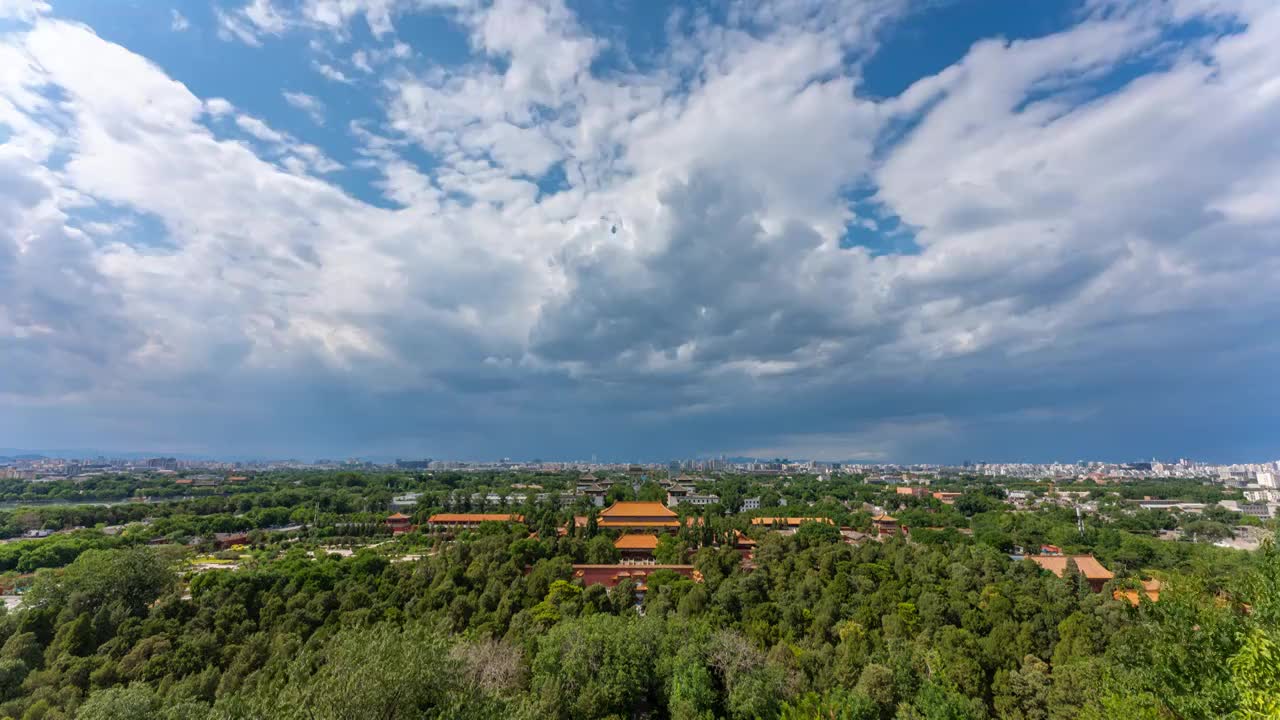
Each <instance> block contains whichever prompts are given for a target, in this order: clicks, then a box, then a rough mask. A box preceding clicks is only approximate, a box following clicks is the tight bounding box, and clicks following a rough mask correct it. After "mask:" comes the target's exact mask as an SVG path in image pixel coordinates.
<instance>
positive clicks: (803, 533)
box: [796, 521, 843, 547]
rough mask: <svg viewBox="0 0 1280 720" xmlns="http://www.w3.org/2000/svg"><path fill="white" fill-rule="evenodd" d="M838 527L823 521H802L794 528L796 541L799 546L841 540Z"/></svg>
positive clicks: (827, 543)
mask: <svg viewBox="0 0 1280 720" xmlns="http://www.w3.org/2000/svg"><path fill="white" fill-rule="evenodd" d="M842 540H843V538H842V537H841V535H840V528H838V527H836V526H835V525H832V524H830V523H824V522H812V521H810V522H804V523H800V527H799V528H798V529H796V541H797V542H798V543H799V544H800V546H801V547H809V546H811V545H824V544H826V545H829V544H832V543H838V542H841V541H842Z"/></svg>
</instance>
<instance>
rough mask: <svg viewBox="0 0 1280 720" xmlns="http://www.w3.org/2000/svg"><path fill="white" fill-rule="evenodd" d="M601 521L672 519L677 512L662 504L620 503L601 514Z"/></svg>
mask: <svg viewBox="0 0 1280 720" xmlns="http://www.w3.org/2000/svg"><path fill="white" fill-rule="evenodd" d="M600 517H601V519H610V520H625V519H629V518H637V517H645V518H652V517H656V518H671V519H673V520H674V519H675V517H676V514H675V512H674V511H673V510H672V509H671V508H669V507H667V506H666V505H663V504H662V503H660V502H624V501H618V502H615V503H614V504H612V505H610V506H609V507H607V508H605V509H604V510H602V511H601V512H600Z"/></svg>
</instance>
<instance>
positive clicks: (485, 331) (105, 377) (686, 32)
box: [0, 0, 1280, 462]
mask: <svg viewBox="0 0 1280 720" xmlns="http://www.w3.org/2000/svg"><path fill="white" fill-rule="evenodd" d="M1277 37H1280V3H1276V2H1274V0H1132V1H1129V2H1119V1H1115V0H1079V1H1074V2H1068V1H1059V0H1042V1H1037V2H1026V1H1025V0H848V1H846V2H821V1H818V0H815V1H813V2H809V1H805V0H752V1H750V2H737V1H729V0H718V1H716V2H710V3H706V4H696V3H688V2H670V3H663V2H657V1H655V0H493V1H492V2H487V1H486V2H472V1H471V0H250V1H249V2H247V3H246V2H244V0H213V1H212V2H210V0H191V1H189V2H188V1H183V2H172V3H169V2H165V0H132V1H127V0H119V1H117V2H102V1H101V0H68V1H66V2H59V1H57V0H53V2H40V1H35V2H32V1H31V0H0V446H5V447H13V448H67V447H77V448H96V449H101V450H104V451H155V452H170V453H185V454H204V455H213V456H224V457H317V456H320V457H345V456H363V457H388V458H390V457H434V458H451V459H486V458H498V457H512V458H523V459H531V458H543V459H564V460H571V459H585V458H589V457H592V456H596V457H598V458H599V459H601V460H606V459H614V460H660V459H666V458H673V457H705V456H719V455H722V454H723V455H730V456H741V455H747V456H756V457H779V456H781V457H789V458H813V459H819V460H860V461H866V462H961V461H964V460H971V461H984V460H985V461H1041V462H1050V461H1075V460H1081V459H1109V460H1136V459H1145V458H1151V457H1160V458H1163V459H1172V458H1176V457H1191V458H1197V459H1203V460H1211V461H1261V460H1272V459H1275V458H1277V457H1280V370H1277V368H1278V367H1280V333H1278V332H1277V330H1280V202H1277V199H1278V198H1280V43H1277V42H1275V39H1276V38H1277Z"/></svg>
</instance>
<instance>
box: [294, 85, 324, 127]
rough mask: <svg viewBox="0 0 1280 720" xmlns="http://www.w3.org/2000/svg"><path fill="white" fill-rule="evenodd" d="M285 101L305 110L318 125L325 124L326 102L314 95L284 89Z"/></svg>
mask: <svg viewBox="0 0 1280 720" xmlns="http://www.w3.org/2000/svg"><path fill="white" fill-rule="evenodd" d="M284 101H285V102H287V103H289V104H290V105H292V106H293V107H296V108H298V109H299V110H301V111H303V112H305V113H306V114H307V117H309V118H311V121H312V122H314V123H315V124H317V125H323V124H324V103H323V102H321V101H320V98H317V97H316V96H314V95H308V94H306V93H301V92H291V91H288V90H286V91H284Z"/></svg>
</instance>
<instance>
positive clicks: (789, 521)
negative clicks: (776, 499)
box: [751, 517, 835, 526]
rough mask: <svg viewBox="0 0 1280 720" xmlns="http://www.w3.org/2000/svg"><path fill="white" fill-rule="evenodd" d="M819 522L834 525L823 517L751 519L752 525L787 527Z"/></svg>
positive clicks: (829, 519)
mask: <svg viewBox="0 0 1280 720" xmlns="http://www.w3.org/2000/svg"><path fill="white" fill-rule="evenodd" d="M807 522H819V523H826V524H828V525H835V522H833V521H832V520H831V518H824V517H758V518H751V524H752V525H788V526H795V525H800V524H801V523H807Z"/></svg>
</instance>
